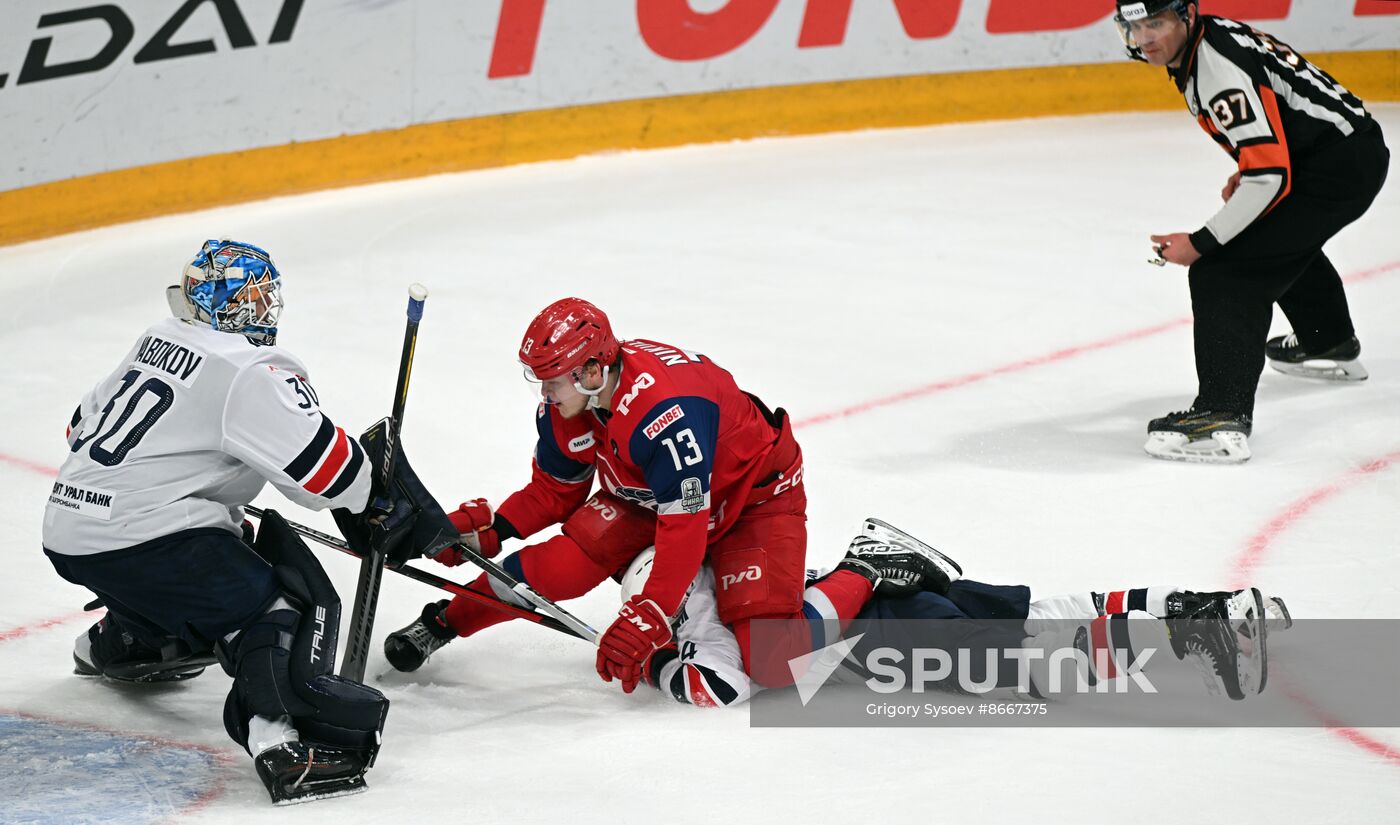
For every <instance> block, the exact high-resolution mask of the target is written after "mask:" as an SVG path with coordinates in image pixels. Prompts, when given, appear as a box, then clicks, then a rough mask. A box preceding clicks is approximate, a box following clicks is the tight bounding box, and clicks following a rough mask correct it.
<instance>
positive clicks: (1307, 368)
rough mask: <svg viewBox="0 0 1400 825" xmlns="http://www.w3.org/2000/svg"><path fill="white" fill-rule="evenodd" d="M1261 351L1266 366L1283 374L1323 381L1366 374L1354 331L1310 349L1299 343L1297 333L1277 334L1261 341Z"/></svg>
mask: <svg viewBox="0 0 1400 825" xmlns="http://www.w3.org/2000/svg"><path fill="white" fill-rule="evenodd" d="M1264 354H1265V355H1266V356H1268V359H1269V366H1271V367H1273V368H1274V369H1276V370H1278V371H1279V372H1281V373H1283V374H1284V375H1296V376H1298V377H1300V378H1318V379H1321V380H1323V381H1365V380H1366V378H1367V377H1368V373H1367V372H1366V368H1365V367H1363V366H1361V362H1360V361H1358V360H1356V359H1357V358H1358V357H1359V356H1360V355H1361V342H1360V341H1358V340H1356V336H1355V335H1353V336H1352V337H1350V338H1348V339H1347V340H1345V341H1343V342H1342V343H1340V344H1338V345H1336V346H1335V347H1329V348H1328V349H1325V350H1321V351H1318V352H1309V351H1308V350H1307V348H1306V347H1304V346H1303V345H1302V344H1299V343H1298V336H1297V335H1294V334H1291V333H1290V334H1288V335H1280V336H1279V337H1277V338H1270V339H1269V340H1268V342H1267V343H1265V344H1264Z"/></svg>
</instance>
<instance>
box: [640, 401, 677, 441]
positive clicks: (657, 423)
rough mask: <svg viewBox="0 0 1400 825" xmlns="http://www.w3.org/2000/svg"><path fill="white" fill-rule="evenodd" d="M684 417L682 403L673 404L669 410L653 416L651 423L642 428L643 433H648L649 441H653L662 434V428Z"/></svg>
mask: <svg viewBox="0 0 1400 825" xmlns="http://www.w3.org/2000/svg"><path fill="white" fill-rule="evenodd" d="M682 418H685V410H683V409H681V405H680V404H673V405H671V408H670V409H669V410H667V411H665V412H663V413H662V414H661V415H658V416H657V417H656V418H653V419H652V421H651V423H650V424H648V425H646V428H645V429H643V430H642V433H643V434H645V435H646V437H647V441H651V440H653V439H655V438H656V437H657V436H658V435H660V434H661V431H662V430H664V429H666V428H667V427H669V426H671V425H672V424H674V423H676V422H677V421H680V420H681V419H682Z"/></svg>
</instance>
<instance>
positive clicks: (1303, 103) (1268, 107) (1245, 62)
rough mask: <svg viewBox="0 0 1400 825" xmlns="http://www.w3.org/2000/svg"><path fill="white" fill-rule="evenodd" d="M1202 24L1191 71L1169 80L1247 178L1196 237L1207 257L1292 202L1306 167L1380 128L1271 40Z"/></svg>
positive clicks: (1207, 20)
mask: <svg viewBox="0 0 1400 825" xmlns="http://www.w3.org/2000/svg"><path fill="white" fill-rule="evenodd" d="M1200 19H1201V22H1200V25H1198V26H1197V28H1196V30H1195V31H1194V32H1192V34H1191V38H1192V39H1191V43H1190V45H1189V46H1188V50H1187V55H1186V57H1185V59H1184V60H1183V62H1182V67H1181V68H1180V69H1176V70H1170V73H1171V75H1172V77H1173V79H1175V81H1176V84H1177V88H1178V89H1180V90H1181V93H1182V95H1183V96H1184V97H1185V98H1186V106H1187V108H1188V109H1190V111H1191V114H1192V115H1194V116H1195V117H1196V120H1197V122H1198V123H1199V124H1200V125H1201V128H1202V129H1204V130H1205V131H1206V132H1207V133H1208V134H1209V135H1210V136H1211V137H1212V138H1214V139H1215V141H1216V142H1217V143H1219V144H1220V146H1221V148H1223V149H1224V150H1225V151H1226V152H1229V153H1230V155H1231V156H1232V157H1233V158H1234V159H1235V161H1236V162H1237V163H1238V164H1239V172H1240V185H1239V188H1238V189H1237V190H1236V191H1235V193H1234V195H1233V196H1232V197H1231V198H1230V200H1229V201H1227V202H1226V203H1225V205H1224V207H1222V208H1221V210H1220V211H1219V212H1217V213H1216V214H1215V216H1214V217H1212V218H1211V219H1210V220H1209V221H1207V222H1206V225H1205V226H1204V227H1203V228H1202V229H1200V230H1198V231H1197V232H1195V233H1192V235H1191V241H1192V243H1193V245H1194V246H1195V247H1196V249H1197V251H1199V252H1201V253H1206V252H1210V251H1212V250H1214V249H1216V248H1217V247H1219V246H1220V245H1222V244H1226V243H1229V242H1230V240H1231V239H1233V238H1234V237H1235V236H1237V235H1239V234H1240V233H1241V232H1243V231H1244V229H1245V228H1246V227H1248V226H1249V225H1250V224H1252V223H1253V222H1254V221H1256V220H1258V219H1259V218H1260V217H1262V216H1263V215H1265V214H1267V213H1268V212H1269V210H1271V209H1273V208H1274V207H1275V206H1276V205H1277V204H1278V203H1279V202H1280V201H1282V200H1283V199H1284V198H1286V197H1287V196H1288V192H1289V189H1290V187H1291V185H1292V177H1293V169H1294V167H1295V166H1296V165H1297V164H1299V163H1306V161H1307V158H1308V156H1309V155H1311V154H1313V153H1314V152H1316V151H1318V150H1319V149H1322V148H1325V147H1326V146H1329V145H1330V144H1333V143H1335V142H1337V141H1339V140H1342V139H1343V138H1346V137H1348V136H1350V135H1353V134H1356V133H1358V132H1362V131H1366V130H1369V129H1371V128H1372V127H1373V125H1374V121H1373V120H1372V118H1371V115H1370V114H1369V113H1368V112H1367V111H1366V108H1365V106H1364V105H1363V104H1362V103H1361V101H1360V100H1359V99H1358V98H1357V97H1356V96H1355V95H1353V94H1352V93H1351V92H1349V91H1347V89H1346V88H1345V87H1344V86H1342V85H1341V84H1340V83H1338V82H1337V81H1336V80H1334V79H1333V78H1332V77H1331V76H1330V75H1328V74H1327V73H1326V72H1324V71H1322V70H1321V69H1319V68H1318V67H1316V66H1314V65H1313V64H1312V63H1309V62H1308V61H1307V60H1306V59H1305V58H1304V57H1303V56H1302V55H1300V54H1298V53H1297V52H1295V51H1293V49H1291V48H1289V46H1287V45H1286V44H1284V43H1280V42H1279V41H1278V40H1276V39H1274V38H1273V37H1272V36H1271V35H1268V34H1265V33H1263V32H1260V31H1256V30H1255V29H1252V28H1250V27H1249V26H1247V25H1245V24H1243V23H1238V22H1236V21H1234V20H1228V19H1225V18H1222V17H1212V16H1211V15H1202V16H1201V18H1200Z"/></svg>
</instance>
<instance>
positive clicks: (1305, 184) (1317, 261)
mask: <svg viewBox="0 0 1400 825" xmlns="http://www.w3.org/2000/svg"><path fill="white" fill-rule="evenodd" d="M1389 166H1390V151H1389V150H1388V149H1387V148H1386V145H1385V140H1384V138H1383V137H1382V135H1381V129H1380V125H1379V124H1374V125H1373V126H1372V128H1371V129H1368V130H1367V131H1365V132H1363V133H1358V134H1353V135H1351V136H1350V137H1347V138H1343V139H1342V140H1340V141H1338V142H1336V143H1334V144H1332V145H1331V146H1328V147H1326V148H1324V149H1321V150H1319V151H1317V152H1315V153H1313V154H1312V155H1310V156H1308V157H1303V158H1296V157H1295V158H1293V180H1292V189H1291V191H1290V192H1289V194H1288V196H1287V197H1285V198H1284V199H1283V200H1282V201H1281V202H1280V203H1279V204H1278V205H1277V206H1275V207H1274V209H1273V211H1272V212H1269V213H1268V214H1267V215H1265V216H1264V217H1262V218H1260V219H1259V220H1257V221H1255V222H1254V223H1253V224H1251V225H1250V226H1249V228H1247V229H1245V231H1243V232H1241V233H1240V234H1239V235H1238V236H1236V237H1235V238H1233V239H1232V240H1231V241H1230V242H1229V243H1227V244H1225V245H1224V246H1221V247H1220V248H1219V249H1216V250H1215V251H1213V252H1211V253H1210V254H1207V255H1204V256H1202V257H1201V259H1200V260H1198V261H1196V263H1194V264H1192V265H1191V274H1190V281H1191V311H1192V313H1193V314H1194V315H1195V320H1196V326H1195V345H1196V377H1197V380H1198V381H1199V382H1200V388H1199V393H1198V394H1197V396H1196V401H1195V404H1194V406H1195V408H1196V409H1199V410H1215V411H1223V412H1235V413H1245V414H1247V415H1250V416H1252V415H1254V392H1255V390H1256V389H1257V388H1258V386H1259V374H1260V373H1261V372H1263V370H1264V343H1265V341H1266V340H1267V338H1268V336H1269V324H1270V322H1271V320H1272V319H1273V305H1274V304H1275V303H1277V304H1278V305H1279V308H1280V309H1282V310H1283V314H1284V315H1286V316H1288V320H1289V321H1290V322H1291V323H1292V325H1293V332H1294V333H1295V334H1297V336H1298V341H1299V343H1300V344H1301V345H1302V346H1304V347H1305V348H1307V349H1311V350H1314V351H1316V350H1322V349H1327V348H1329V347H1332V346H1334V345H1336V344H1340V343H1342V342H1343V341H1345V340H1347V339H1348V338H1350V337H1351V336H1352V335H1354V334H1355V329H1354V328H1353V327H1352V323H1351V312H1350V311H1349V309H1348V308H1347V296H1346V292H1345V291H1344V290H1343V289H1342V279H1341V277H1340V276H1339V275H1338V274H1337V270H1336V268H1335V267H1333V266H1332V262H1331V261H1329V260H1328V259H1327V255H1326V254H1325V253H1324V252H1323V251H1322V245H1323V244H1325V243H1326V242H1327V241H1328V240H1330V239H1331V238H1332V236H1333V235H1335V234H1337V233H1338V232H1339V231H1341V229H1342V227H1344V226H1346V225H1347V224H1349V223H1351V222H1352V221H1354V220H1356V219H1357V218H1359V217H1361V215H1362V214H1364V213H1365V212H1366V210H1367V209H1368V208H1369V207H1370V206H1371V202H1372V201H1374V200H1375V199H1376V195H1377V194H1378V193H1379V192H1380V190H1381V186H1382V185H1384V183H1385V178H1386V172H1387V170H1388V168H1389Z"/></svg>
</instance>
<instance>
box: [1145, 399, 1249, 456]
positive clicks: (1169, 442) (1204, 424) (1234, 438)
mask: <svg viewBox="0 0 1400 825" xmlns="http://www.w3.org/2000/svg"><path fill="white" fill-rule="evenodd" d="M1252 429H1253V422H1252V421H1250V418H1249V416H1247V415H1245V414H1243V413H1231V412H1212V411H1210V410H1197V409H1194V408H1193V409H1189V410H1186V411H1185V412H1174V413H1168V414H1167V415H1164V416H1162V417H1161V418H1154V419H1152V421H1151V422H1150V423H1149V424H1148V425H1147V443H1146V444H1145V445H1143V449H1145V450H1147V454H1148V455H1150V456H1152V457H1153V458H1164V459H1167V460H1170V461H1194V462H1199V463H1202V464H1242V463H1244V462H1246V461H1248V460H1249V434H1250V432H1251V430H1252Z"/></svg>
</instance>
